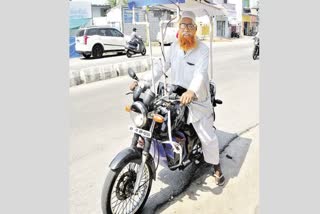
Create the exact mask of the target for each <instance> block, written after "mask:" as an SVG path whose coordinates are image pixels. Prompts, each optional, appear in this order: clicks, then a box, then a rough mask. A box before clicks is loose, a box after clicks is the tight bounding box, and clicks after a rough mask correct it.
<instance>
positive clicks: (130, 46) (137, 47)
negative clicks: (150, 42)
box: [126, 37, 147, 58]
mask: <svg viewBox="0 0 320 214" xmlns="http://www.w3.org/2000/svg"><path fill="white" fill-rule="evenodd" d="M126 52H127V57H128V58H130V57H131V56H132V55H134V54H141V55H142V56H144V55H146V53H147V50H146V47H145V46H144V43H143V41H142V38H140V37H139V38H134V39H133V40H131V41H130V42H128V43H127V45H126Z"/></svg>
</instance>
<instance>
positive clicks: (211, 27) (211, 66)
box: [209, 16, 214, 80]
mask: <svg viewBox="0 0 320 214" xmlns="http://www.w3.org/2000/svg"><path fill="white" fill-rule="evenodd" d="M209 19H210V79H211V80H212V79H213V48H212V43H213V24H214V23H213V22H214V16H209Z"/></svg>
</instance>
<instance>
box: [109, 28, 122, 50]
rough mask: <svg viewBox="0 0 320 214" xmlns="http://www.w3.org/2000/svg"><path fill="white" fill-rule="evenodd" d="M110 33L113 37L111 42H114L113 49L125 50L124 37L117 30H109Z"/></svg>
mask: <svg viewBox="0 0 320 214" xmlns="http://www.w3.org/2000/svg"><path fill="white" fill-rule="evenodd" d="M109 30H110V32H111V35H112V37H113V41H114V44H113V45H114V49H116V50H123V49H124V48H125V44H126V42H125V39H124V35H123V34H122V33H121V32H120V31H118V30H117V29H111V28H110V29H109Z"/></svg>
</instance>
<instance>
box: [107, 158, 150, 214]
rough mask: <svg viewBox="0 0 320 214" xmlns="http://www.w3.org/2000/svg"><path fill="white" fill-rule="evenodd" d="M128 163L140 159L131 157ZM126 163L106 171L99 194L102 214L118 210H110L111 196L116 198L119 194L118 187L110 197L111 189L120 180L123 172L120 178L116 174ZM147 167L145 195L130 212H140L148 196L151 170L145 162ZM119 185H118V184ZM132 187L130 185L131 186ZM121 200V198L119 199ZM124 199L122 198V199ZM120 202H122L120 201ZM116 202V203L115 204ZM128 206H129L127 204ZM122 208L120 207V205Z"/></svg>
mask: <svg viewBox="0 0 320 214" xmlns="http://www.w3.org/2000/svg"><path fill="white" fill-rule="evenodd" d="M129 163H135V164H139V165H140V164H141V159H132V160H129V161H128V164H129ZM128 164H126V165H125V166H123V167H121V168H119V169H117V170H111V169H110V171H109V172H108V175H107V177H106V179H105V182H104V185H103V189H102V195H101V208H102V213H103V214H113V213H116V212H117V211H119V210H115V212H113V211H112V207H111V205H112V204H114V203H112V201H111V200H112V199H113V198H118V196H117V194H119V192H117V191H118V189H117V190H116V195H115V196H113V197H111V196H112V193H113V192H112V190H113V189H114V188H113V187H114V185H117V186H116V187H118V185H119V183H116V181H117V182H119V181H120V180H121V177H122V176H123V175H124V174H125V173H123V174H122V175H121V177H120V179H118V176H119V175H120V173H121V171H122V170H123V169H125V168H126V167H127V166H128ZM145 166H146V167H147V169H148V173H149V181H146V183H149V184H148V188H147V190H146V192H145V195H144V198H143V201H142V202H141V200H140V201H139V202H138V203H139V204H140V205H139V206H138V207H136V208H135V209H134V210H132V211H130V213H141V211H142V210H143V207H144V205H145V203H146V201H147V199H148V197H149V194H150V190H151V187H152V171H151V167H150V166H149V165H148V164H147V163H146V165H145ZM128 180H129V179H126V180H124V181H125V182H128ZM128 185H130V183H129V184H128V183H127V184H125V185H124V186H128ZM119 187H120V185H119ZM131 187H132V186H131ZM125 192H127V189H126V190H125ZM120 200H121V199H120ZM122 200H124V199H122ZM125 201H126V200H125ZM121 203H122V202H121ZM117 204H118V203H116V205H117ZM129 207H130V206H129ZM121 208H122V207H121Z"/></svg>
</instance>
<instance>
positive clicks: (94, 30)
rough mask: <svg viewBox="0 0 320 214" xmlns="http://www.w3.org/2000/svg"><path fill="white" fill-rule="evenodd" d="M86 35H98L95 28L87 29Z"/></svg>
mask: <svg viewBox="0 0 320 214" xmlns="http://www.w3.org/2000/svg"><path fill="white" fill-rule="evenodd" d="M86 35H88V36H93V35H99V34H98V29H97V28H92V29H88V30H87V32H86Z"/></svg>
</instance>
